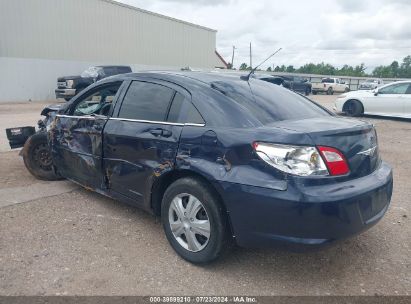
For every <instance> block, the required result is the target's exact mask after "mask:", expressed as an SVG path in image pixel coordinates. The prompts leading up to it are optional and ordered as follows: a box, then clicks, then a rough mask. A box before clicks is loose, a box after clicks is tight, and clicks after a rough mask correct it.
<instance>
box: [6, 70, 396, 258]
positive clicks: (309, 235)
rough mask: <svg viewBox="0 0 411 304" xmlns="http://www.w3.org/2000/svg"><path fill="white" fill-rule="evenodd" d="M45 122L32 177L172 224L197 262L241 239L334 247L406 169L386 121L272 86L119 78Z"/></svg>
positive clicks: (370, 219)
mask: <svg viewBox="0 0 411 304" xmlns="http://www.w3.org/2000/svg"><path fill="white" fill-rule="evenodd" d="M43 114H44V115H46V119H45V121H42V122H40V131H38V132H37V133H36V134H34V135H32V136H31V137H30V138H29V139H28V140H27V141H26V142H25V146H24V149H23V151H24V152H23V157H24V159H25V164H26V166H27V168H28V169H29V171H30V172H31V173H32V174H33V175H35V176H36V177H38V178H42V179H49V180H52V179H59V178H66V179H69V180H71V181H73V182H76V183H78V184H80V185H82V186H84V187H86V188H87V189H93V190H95V191H96V192H98V193H102V194H104V195H106V196H109V197H112V198H114V199H116V200H120V201H122V202H125V203H128V204H130V205H133V206H138V207H140V208H143V209H145V210H147V211H149V212H151V213H152V214H154V215H156V216H159V217H161V221H162V225H163V228H164V231H165V234H166V236H167V239H168V241H169V243H170V244H171V246H172V247H173V249H174V250H175V251H176V252H177V253H178V254H179V255H180V256H181V257H183V258H184V259H186V260H187V261H189V262H192V263H208V262H211V261H213V260H215V259H217V258H218V257H220V256H221V255H222V254H223V253H224V252H226V251H227V250H228V249H229V248H230V247H231V245H232V244H237V245H240V246H243V247H273V246H278V245H291V247H294V246H297V247H299V248H300V247H302V248H307V247H319V246H324V245H327V244H331V243H333V242H334V241H336V240H340V239H344V238H347V237H350V236H353V235H356V234H358V233H361V232H363V231H365V230H367V229H368V228H370V227H372V226H373V225H374V224H376V223H377V222H378V221H379V220H380V219H381V218H382V217H383V216H384V214H385V212H386V211H387V209H388V207H389V203H390V199H391V195H392V188H393V176H392V170H391V168H390V166H389V165H388V164H386V163H385V162H384V161H382V160H381V158H380V153H379V150H378V141H377V134H376V131H375V128H374V126H373V125H372V124H370V123H367V122H362V121H358V120H353V119H350V118H345V117H338V116H336V115H334V114H333V113H331V112H329V111H328V110H327V109H325V108H323V107H321V106H320V105H318V104H316V103H314V102H312V101H311V100H309V99H307V98H305V97H304V96H301V95H299V94H296V93H293V92H291V91H289V90H287V89H285V88H282V87H280V86H273V85H272V84H270V83H267V82H265V81H261V80H258V79H254V78H249V79H247V80H244V78H241V77H238V76H235V75H218V74H216V73H203V72H145V73H135V74H125V75H118V76H114V77H110V78H107V79H104V80H102V81H99V82H97V83H95V84H93V85H91V86H90V87H88V88H87V89H86V90H84V91H83V92H82V93H81V94H79V95H78V96H76V97H74V98H73V99H72V100H71V101H70V102H68V103H66V104H64V105H63V106H61V107H58V108H54V107H49V108H47V109H45V110H44V111H43ZM17 131H18V130H17ZM17 131H16V129H15V131H14V135H16V134H17V133H18V132H17ZM20 131H21V133H24V132H23V129H22V130H20ZM9 133H10V132H9ZM27 133H30V132H27ZM10 134H11V133H10ZM17 135H18V134H17ZM11 137H12V136H11ZM24 137H25V136H24V134H22V140H21V141H23V140H24ZM15 143H16V142H15Z"/></svg>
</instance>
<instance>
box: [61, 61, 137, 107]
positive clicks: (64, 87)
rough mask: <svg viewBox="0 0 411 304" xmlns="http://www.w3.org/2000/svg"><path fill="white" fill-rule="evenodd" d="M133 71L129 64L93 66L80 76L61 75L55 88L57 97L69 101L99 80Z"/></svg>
mask: <svg viewBox="0 0 411 304" xmlns="http://www.w3.org/2000/svg"><path fill="white" fill-rule="evenodd" d="M131 72H132V71H131V68H130V67H129V66H93V67H89V68H88V69H87V70H85V71H84V72H83V73H81V75H78V76H64V77H59V78H58V79H57V89H56V90H55V93H56V98H64V99H65V100H66V101H68V100H70V98H72V97H73V96H75V95H77V94H78V93H80V92H81V91H83V90H84V89H85V88H87V87H88V86H89V85H90V84H92V83H94V82H96V81H98V80H101V79H103V78H106V77H109V76H113V75H118V74H126V73H131Z"/></svg>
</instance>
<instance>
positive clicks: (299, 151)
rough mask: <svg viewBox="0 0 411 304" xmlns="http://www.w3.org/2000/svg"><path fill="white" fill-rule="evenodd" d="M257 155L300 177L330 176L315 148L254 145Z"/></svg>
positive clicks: (267, 144)
mask: <svg viewBox="0 0 411 304" xmlns="http://www.w3.org/2000/svg"><path fill="white" fill-rule="evenodd" d="M253 147H254V150H255V151H256V153H257V155H258V156H259V157H260V158H261V159H262V160H263V161H265V162H266V163H267V164H269V165H271V166H273V167H274V168H277V169H278V170H280V171H283V172H286V173H290V174H294V175H298V176H313V175H316V176H318V175H322V176H325V175H329V173H328V170H327V167H326V165H325V163H324V161H323V159H322V157H321V155H320V154H319V152H318V150H317V149H316V148H315V147H306V146H288V145H278V144H270V143H261V142H254V143H253Z"/></svg>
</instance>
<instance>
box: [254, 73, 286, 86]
mask: <svg viewBox="0 0 411 304" xmlns="http://www.w3.org/2000/svg"><path fill="white" fill-rule="evenodd" d="M251 77H253V78H255V79H259V80H263V81H266V82H269V83H273V84H276V85H283V84H284V78H282V77H280V76H272V75H255V74H252V76H251Z"/></svg>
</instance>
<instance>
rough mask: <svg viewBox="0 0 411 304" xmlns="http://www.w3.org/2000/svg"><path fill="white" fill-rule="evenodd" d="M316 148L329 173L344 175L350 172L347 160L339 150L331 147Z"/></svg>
mask: <svg viewBox="0 0 411 304" xmlns="http://www.w3.org/2000/svg"><path fill="white" fill-rule="evenodd" d="M318 149H319V150H320V153H321V156H322V157H323V158H324V161H325V163H326V165H327V168H328V170H329V172H330V174H331V175H344V174H348V173H349V172H350V168H349V167H348V163H347V160H346V159H345V157H344V155H343V154H342V153H341V152H340V151H338V150H337V149H335V148H331V147H318Z"/></svg>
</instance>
